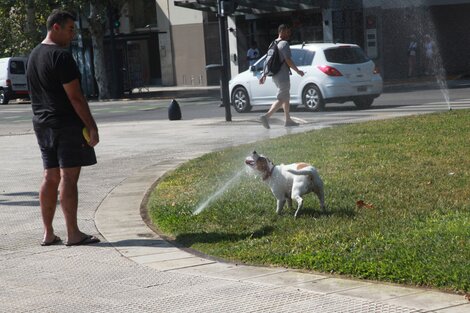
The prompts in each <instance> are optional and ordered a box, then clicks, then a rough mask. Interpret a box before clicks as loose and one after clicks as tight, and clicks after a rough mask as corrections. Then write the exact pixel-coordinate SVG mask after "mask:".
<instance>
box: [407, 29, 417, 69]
mask: <svg viewBox="0 0 470 313" xmlns="http://www.w3.org/2000/svg"><path fill="white" fill-rule="evenodd" d="M417 50H418V42H416V36H415V35H411V36H410V43H409V44H408V77H412V76H415V74H416V54H417Z"/></svg>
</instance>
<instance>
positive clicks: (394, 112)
mask: <svg viewBox="0 0 470 313" xmlns="http://www.w3.org/2000/svg"><path fill="white" fill-rule="evenodd" d="M448 93H449V99H450V107H452V108H453V109H458V108H468V107H470V88H460V89H450V90H448ZM177 101H178V103H179V104H180V107H181V111H182V115H183V119H184V120H194V119H202V118H217V117H220V121H222V122H223V121H225V108H222V107H219V104H220V100H219V99H217V98H216V97H192V98H182V99H178V98H177ZM170 102H171V99H168V98H166V99H139V100H129V99H127V100H119V101H103V102H100V101H91V102H90V105H91V109H92V112H93V115H94V116H95V118H96V120H97V122H98V124H106V123H119V122H133V121H158V120H167V119H168V106H169V104H170ZM267 109H268V106H257V107H254V108H253V110H252V111H251V112H250V113H242V114H240V113H237V112H236V111H235V110H234V109H233V108H232V109H231V112H232V119H233V120H250V119H251V120H252V119H256V117H257V116H258V115H260V114H262V113H263V112H266V111H267ZM448 109H449V104H447V103H446V101H445V97H444V95H443V93H442V92H441V91H440V90H437V89H436V90H418V91H406V92H390V93H384V94H382V95H381V96H380V97H379V98H377V99H376V100H375V102H374V104H373V106H372V107H371V108H370V109H368V110H357V109H356V108H355V106H354V104H353V103H352V102H346V103H343V104H328V105H327V107H326V110H325V111H324V112H309V111H307V110H306V109H304V108H301V107H299V108H297V109H296V110H294V111H293V112H292V115H293V116H294V117H296V118H299V119H301V120H302V121H304V122H306V123H317V122H319V121H321V123H322V124H331V123H333V124H336V123H340V122H341V121H348V120H350V119H357V118H364V119H367V117H371V116H374V117H378V118H382V117H383V118H388V117H390V116H401V115H408V114H416V113H427V112H434V111H441V110H444V111H445V110H448ZM31 115H32V114H31V107H30V104H29V103H28V102H17V103H15V102H12V103H10V104H8V105H3V106H0V136H5V135H21V134H24V133H28V132H31ZM276 116H277V117H278V118H279V119H281V118H282V113H278V114H277V115H275V117H276Z"/></svg>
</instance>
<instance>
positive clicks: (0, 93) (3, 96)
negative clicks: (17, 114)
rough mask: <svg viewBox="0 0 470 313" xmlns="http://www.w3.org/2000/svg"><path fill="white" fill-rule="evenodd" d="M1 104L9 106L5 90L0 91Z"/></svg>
mask: <svg viewBox="0 0 470 313" xmlns="http://www.w3.org/2000/svg"><path fill="white" fill-rule="evenodd" d="M0 104H8V97H7V94H6V93H5V90H3V89H1V90H0Z"/></svg>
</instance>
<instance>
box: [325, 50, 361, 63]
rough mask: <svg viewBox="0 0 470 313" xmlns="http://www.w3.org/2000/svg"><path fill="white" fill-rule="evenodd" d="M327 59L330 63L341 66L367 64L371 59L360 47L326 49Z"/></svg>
mask: <svg viewBox="0 0 470 313" xmlns="http://www.w3.org/2000/svg"><path fill="white" fill-rule="evenodd" d="M324 52H325V57H326V60H327V61H328V62H331V63H341V64H355V63H365V62H367V61H369V58H368V57H367V56H366V55H365V53H364V51H362V49H361V48H359V47H344V46H343V47H337V48H336V47H335V48H330V49H326V50H325V51H324Z"/></svg>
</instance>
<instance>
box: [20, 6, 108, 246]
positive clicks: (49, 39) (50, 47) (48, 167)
mask: <svg viewBox="0 0 470 313" xmlns="http://www.w3.org/2000/svg"><path fill="white" fill-rule="evenodd" d="M74 22H75V17H74V16H73V15H72V14H71V13H69V12H66V11H61V10H54V11H52V13H51V14H50V15H49V17H48V18H47V24H46V26H47V35H46V38H45V39H44V40H43V41H42V43H40V44H39V45H38V46H36V47H35V48H34V49H33V51H32V52H31V54H30V57H29V60H28V68H27V74H26V75H27V80H28V84H29V89H30V97H31V103H32V110H33V126H34V132H35V134H36V138H37V142H38V145H39V148H40V150H41V156H42V160H43V166H44V176H43V180H42V183H41V187H40V191H39V202H40V206H41V214H42V220H43V225H44V237H43V240H42V243H41V245H43V246H49V245H52V244H58V243H60V242H61V239H60V238H59V237H58V236H57V235H56V234H55V232H54V228H53V225H52V223H53V219H54V214H55V211H56V204H57V197H58V196H59V199H60V205H61V207H62V211H63V213H64V217H65V223H66V230H67V243H66V245H67V246H73V245H84V244H91V243H96V242H99V239H98V238H97V237H95V236H91V235H87V234H85V233H83V232H81V231H80V229H79V227H78V222H77V211H78V186H77V184H78V178H79V176H80V170H81V167H82V166H88V165H93V164H96V155H95V151H94V148H93V147H94V146H96V145H97V144H98V142H99V135H98V127H97V126H96V122H95V120H94V118H93V116H92V114H91V112H90V107H89V105H88V102H87V100H86V99H85V97H84V95H83V93H82V91H81V87H80V72H79V71H78V67H77V64H76V63H75V60H74V59H73V57H72V54H71V53H70V52H69V51H68V50H67V49H66V48H67V47H68V46H69V45H70V42H71V41H72V39H73V37H74V35H75V23H74ZM84 127H86V130H85V129H84Z"/></svg>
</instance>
